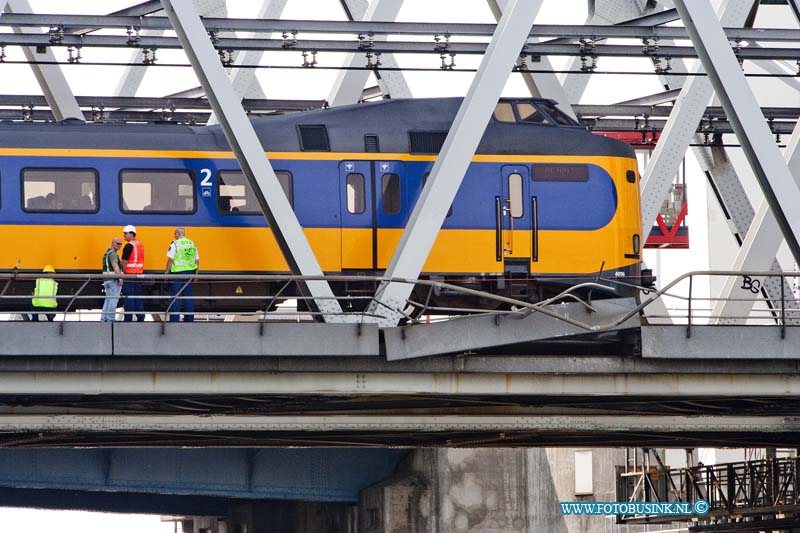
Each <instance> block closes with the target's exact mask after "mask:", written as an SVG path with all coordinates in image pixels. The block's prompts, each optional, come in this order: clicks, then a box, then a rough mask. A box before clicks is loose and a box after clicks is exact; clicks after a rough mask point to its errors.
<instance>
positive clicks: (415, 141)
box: [408, 131, 447, 154]
mask: <svg viewBox="0 0 800 533" xmlns="http://www.w3.org/2000/svg"><path fill="white" fill-rule="evenodd" d="M446 138H447V132H446V131H410V132H408V139H409V144H410V146H411V152H410V153H412V154H438V153H439V152H440V151H441V150H442V146H443V145H444V140H445V139H446Z"/></svg>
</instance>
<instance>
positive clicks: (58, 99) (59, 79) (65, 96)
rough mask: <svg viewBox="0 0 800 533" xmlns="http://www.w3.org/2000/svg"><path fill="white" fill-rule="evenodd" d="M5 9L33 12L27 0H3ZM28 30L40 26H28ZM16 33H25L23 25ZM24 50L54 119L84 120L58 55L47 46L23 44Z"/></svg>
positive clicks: (0, 9)
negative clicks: (40, 47) (43, 49)
mask: <svg viewBox="0 0 800 533" xmlns="http://www.w3.org/2000/svg"><path fill="white" fill-rule="evenodd" d="M3 11H6V12H8V13H33V10H32V9H31V5H30V3H28V0H0V16H2V13H3ZM26 31H27V32H31V31H39V30H34V29H33V28H27V29H26ZM14 33H22V31H21V29H20V28H14ZM22 52H23V53H24V54H25V58H26V59H27V60H28V62H29V63H30V67H31V70H32V71H33V75H34V76H35V77H36V81H37V82H38V83H39V87H41V89H42V92H43V93H44V96H45V98H46V99H47V103H48V104H49V105H50V109H52V111H53V116H54V117H55V119H56V120H58V121H61V120H65V119H77V120H80V121H81V122H83V121H84V119H83V113H82V112H81V108H80V106H78V102H77V101H76V100H75V96H74V95H73V94H72V89H70V87H69V84H68V83H67V79H66V78H65V77H64V73H63V72H62V71H61V67H60V66H59V65H56V64H54V63H55V62H56V57H55V55H53V52H52V50H51V49H50V48H49V47H48V48H46V49H45V51H44V52H42V53H39V52H37V51H36V48H32V47H28V46H23V47H22ZM42 63H51V64H42Z"/></svg>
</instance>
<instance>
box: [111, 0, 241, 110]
mask: <svg viewBox="0 0 800 533" xmlns="http://www.w3.org/2000/svg"><path fill="white" fill-rule="evenodd" d="M156 3H157V4H159V7H160V5H161V2H160V0H159V1H158V2H156ZM145 4H146V5H147V4H152V2H146V3H145ZM195 6H196V7H197V9H198V10H199V11H200V14H201V15H202V16H206V17H207V16H223V17H224V16H227V14H228V8H227V0H196V2H195ZM146 7H148V11H150V10H152V11H150V13H153V12H155V11H156V10H155V8H154V6H151V5H147V6H146ZM131 9H132V8H131ZM146 14H148V13H143V14H140V15H139V16H144V15H146ZM142 35H148V36H153V37H160V36H162V35H164V30H147V31H146V32H145V31H142ZM143 60H144V53H143V50H141V49H137V50H135V51H133V52H132V53H131V56H130V59H129V60H128V63H131V64H136V65H139V64H141V63H142V62H143ZM147 70H148V69H147V68H146V67H127V68H126V69H125V73H124V74H123V75H122V77H121V78H120V80H119V83H118V84H117V89H116V91H115V93H114V94H115V95H117V96H136V93H137V92H138V91H139V86H141V84H142V81H143V80H144V76H145V74H146V73H147Z"/></svg>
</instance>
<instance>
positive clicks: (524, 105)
mask: <svg viewBox="0 0 800 533" xmlns="http://www.w3.org/2000/svg"><path fill="white" fill-rule="evenodd" d="M517 112H518V113H519V119H520V121H521V122H527V123H528V124H550V120H548V118H547V117H546V116H545V114H544V113H542V112H541V111H539V108H538V107H536V106H535V105H533V104H531V103H528V102H520V103H518V104H517Z"/></svg>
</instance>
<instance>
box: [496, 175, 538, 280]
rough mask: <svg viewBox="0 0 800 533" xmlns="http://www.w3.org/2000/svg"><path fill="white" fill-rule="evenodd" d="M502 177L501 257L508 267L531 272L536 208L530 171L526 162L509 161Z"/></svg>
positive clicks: (500, 201)
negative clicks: (531, 188) (533, 222)
mask: <svg viewBox="0 0 800 533" xmlns="http://www.w3.org/2000/svg"><path fill="white" fill-rule="evenodd" d="M501 181H502V191H503V194H502V196H501V197H500V198H498V199H497V203H498V205H497V210H498V242H497V248H498V258H499V259H502V261H503V263H504V265H505V270H506V271H512V272H520V271H524V272H528V271H529V269H530V265H531V260H532V256H531V249H532V247H533V246H532V233H531V229H532V228H531V222H532V220H533V211H534V210H535V201H534V198H533V197H532V196H531V192H530V181H531V180H530V171H529V169H528V167H526V166H524V165H505V166H503V167H502V169H501ZM534 230H535V228H534Z"/></svg>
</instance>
